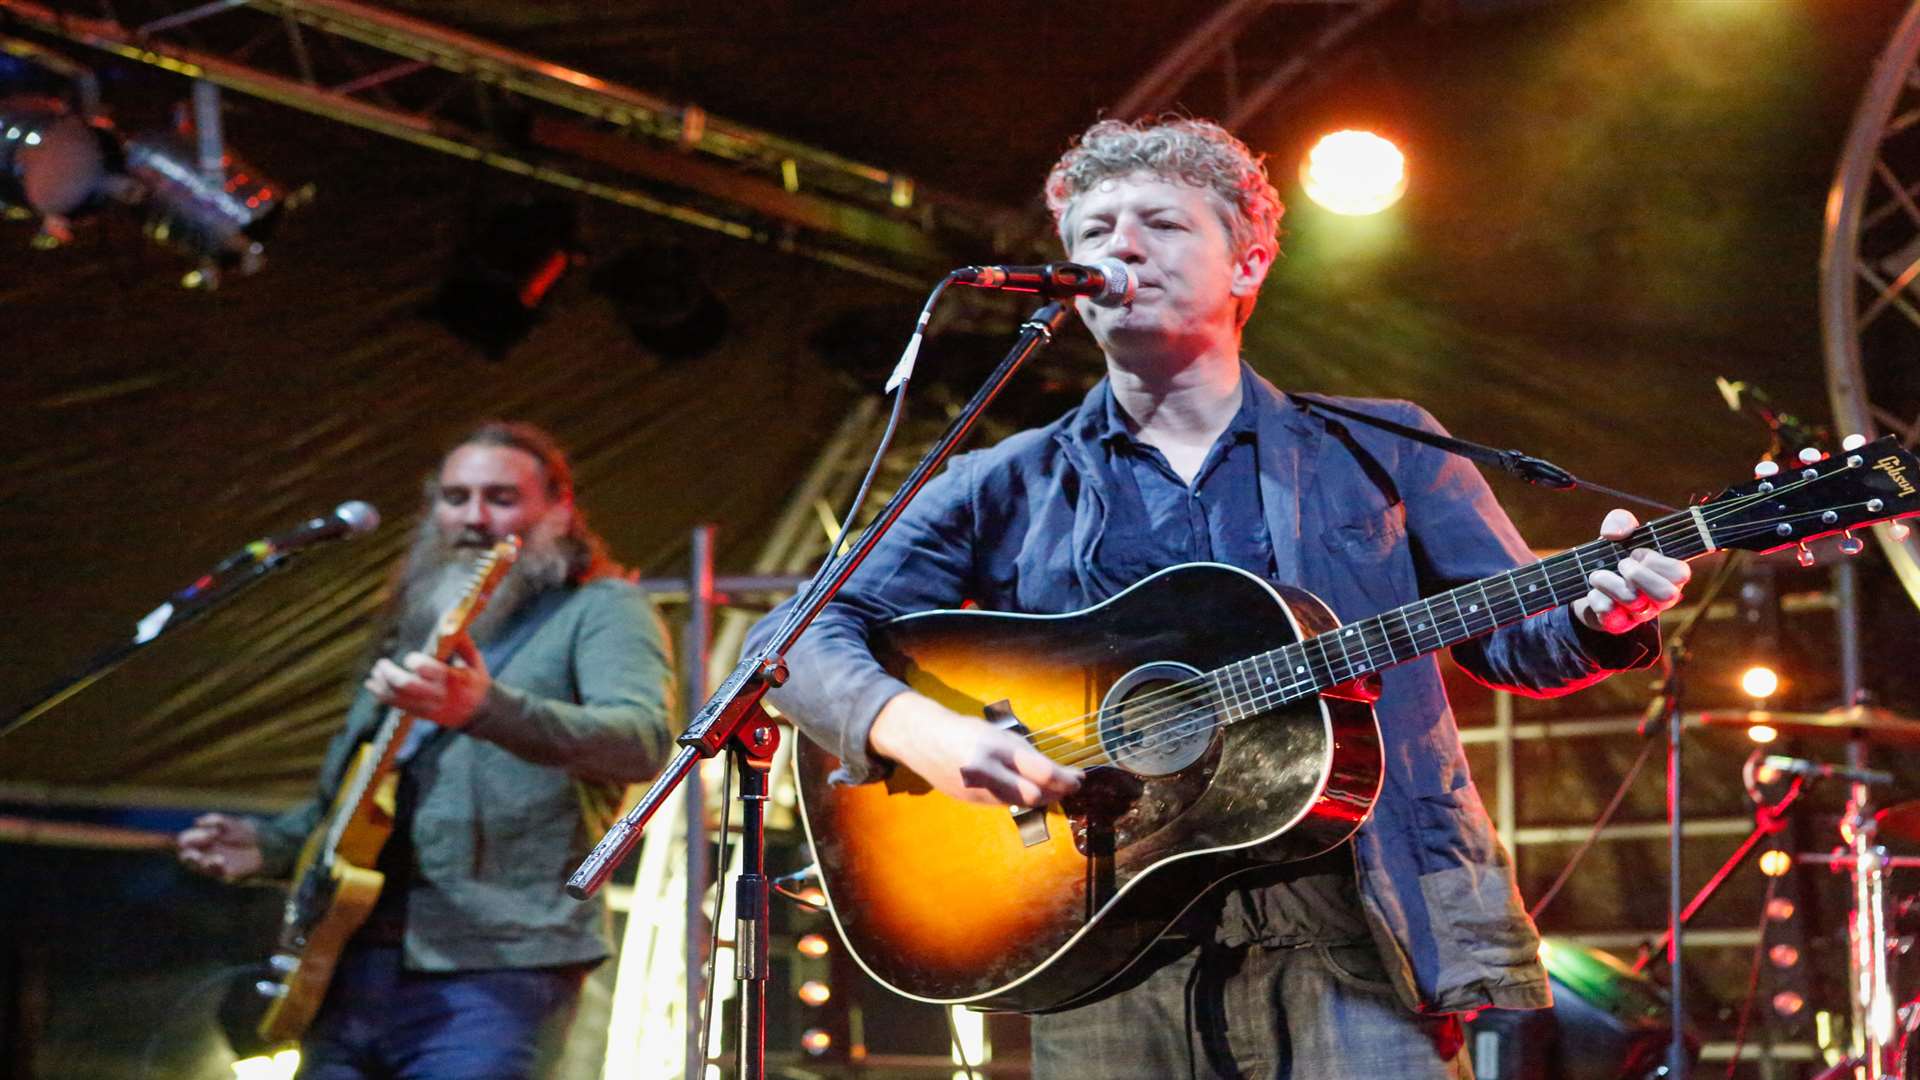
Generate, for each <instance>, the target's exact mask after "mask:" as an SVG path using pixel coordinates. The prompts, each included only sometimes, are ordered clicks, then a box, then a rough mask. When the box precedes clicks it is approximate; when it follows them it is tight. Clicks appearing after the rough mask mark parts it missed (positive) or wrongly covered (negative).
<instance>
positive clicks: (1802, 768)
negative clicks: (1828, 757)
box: [1759, 754, 1893, 784]
mask: <svg viewBox="0 0 1920 1080" xmlns="http://www.w3.org/2000/svg"><path fill="white" fill-rule="evenodd" d="M1769 773H1771V774H1772V775H1771V776H1769V775H1768V774H1769ZM1785 773H1791V774H1793V775H1794V776H1804V777H1808V778H1810V779H1821V780H1845V781H1847V782H1848V783H1850V784H1891V783H1893V774H1892V773H1889V772H1881V771H1880V770H1879V769H1853V768H1848V767H1847V766H1845V765H1829V764H1827V763H1826V762H1824V761H1808V760H1806V759H1805V758H1796V757H1783V756H1781V755H1779V754H1768V755H1767V756H1766V758H1765V759H1764V760H1763V761H1761V762H1760V769H1759V778H1760V782H1761V783H1766V782H1768V781H1771V780H1773V779H1776V778H1778V777H1779V776H1780V775H1782V774H1785Z"/></svg>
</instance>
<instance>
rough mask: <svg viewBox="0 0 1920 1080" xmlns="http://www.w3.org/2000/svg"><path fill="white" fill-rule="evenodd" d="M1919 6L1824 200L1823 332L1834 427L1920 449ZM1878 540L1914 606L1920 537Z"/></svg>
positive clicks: (1883, 58) (1894, 533)
mask: <svg viewBox="0 0 1920 1080" xmlns="http://www.w3.org/2000/svg"><path fill="white" fill-rule="evenodd" d="M1916 56H1920V4H1915V5H1914V6H1913V7H1911V8H1909V9H1908V11H1907V13H1906V16H1905V17H1904V18H1903V19H1901V21H1900V24H1899V26H1898V27H1897V28H1896V29H1895V30H1894V32H1893V35H1892V37H1891V38H1890V40H1889V41H1888V43H1887V47H1886V50H1885V51H1884V52H1883V53H1881V55H1880V59H1879V61H1878V62H1877V63H1876V64H1875V66H1874V70H1873V75H1872V78H1871V79H1870V81H1869V82H1868V84H1867V87H1866V90H1865V92H1864V93H1863V94H1862V96H1861V100H1860V105H1859V108H1858V110H1857V111H1856V112H1855V113H1854V120H1853V128H1852V130H1851V132H1850V133H1849V135H1848V138H1847V144H1846V147H1845V149H1844V150H1843V151H1842V152H1841V157H1840V164H1839V167H1838V169H1837V170H1836V171H1835V175H1834V180H1833V187H1832V188H1831V189H1830V190H1829V192H1828V195H1827V214H1826V233H1825V237H1824V243H1823V247H1822V250H1821V257H1820V279H1821V280H1820V328H1821V335H1822V337H1823V339H1824V343H1825V353H1826V373H1827V395H1828V398H1829V399H1830V400H1831V402H1832V405H1833V417H1834V421H1835V424H1836V426H1837V428H1838V430H1840V431H1842V432H1849V433H1851V432H1859V433H1861V434H1863V435H1873V434H1877V433H1879V432H1881V431H1891V432H1895V433H1897V434H1898V435H1899V436H1900V440H1901V442H1902V443H1903V444H1905V445H1906V446H1907V447H1909V448H1912V447H1913V446H1915V445H1916V444H1920V382H1917V381H1916V377H1917V376H1920V363H1917V362H1916V358H1917V357H1920V307H1917V306H1916V303H1915V298H1916V296H1920V284H1917V279H1920V202H1916V196H1920V137H1916V135H1917V134H1920V131H1917V129H1920V66H1916V64H1915V60H1916ZM1874 534H1875V536H1876V537H1877V538H1878V539H1879V541H1880V546H1881V548H1882V549H1883V550H1884V551H1885V552H1886V554H1887V560H1888V562H1889V563H1891V564H1892V566H1893V569H1894V571H1895V573H1896V574H1897V575H1898V576H1899V578H1900V581H1901V583H1902V584H1903V585H1905V586H1906V590H1907V594H1908V596H1909V597H1911V598H1912V599H1913V601H1914V602H1915V603H1916V604H1920V535H1916V534H1915V533H1913V532H1907V531H1905V530H1901V529H1896V528H1893V527H1890V526H1888V525H1877V526H1875V527H1874Z"/></svg>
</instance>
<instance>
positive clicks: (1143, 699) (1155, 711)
mask: <svg viewBox="0 0 1920 1080" xmlns="http://www.w3.org/2000/svg"><path fill="white" fill-rule="evenodd" d="M1829 475H1832V474H1829ZM1820 479H1825V477H1817V478H1812V479H1807V478H1803V479H1800V480H1797V481H1794V482H1793V483H1790V484H1788V485H1785V486H1783V487H1782V488H1780V489H1777V490H1776V491H1774V492H1771V493H1767V494H1755V495H1750V496H1742V497H1740V498H1737V499H1732V500H1728V501H1727V502H1726V503H1723V504H1720V505H1716V506H1713V507H1711V508H1706V507H1703V508H1701V516H1702V518H1703V519H1704V520H1706V521H1708V522H1709V523H1711V522H1714V521H1719V520H1721V519H1724V518H1726V517H1728V516H1730V515H1732V514H1736V513H1739V512H1741V511H1742V510H1744V509H1746V508H1747V507H1749V506H1750V505H1751V504H1753V503H1754V502H1758V501H1765V500H1768V499H1771V498H1777V497H1779V496H1780V495H1783V494H1786V493H1788V492H1791V491H1793V490H1795V489H1797V488H1800V487H1804V486H1806V485H1808V484H1811V483H1815V482H1817V481H1818V480H1820ZM1864 505H1865V503H1864V502H1862V503H1858V504H1853V505H1852V506H1847V507H1843V508H1844V509H1853V508H1854V507H1855V506H1864ZM1790 516H1793V515H1789V516H1788V517H1790ZM1788 517H1780V518H1771V519H1761V520H1758V521H1754V522H1749V523H1747V524H1746V525H1744V526H1741V527H1740V528H1739V529H1736V530H1730V531H1729V532H1728V533H1726V534H1725V539H1727V540H1729V541H1735V542H1737V541H1738V540H1741V539H1745V538H1747V537H1750V536H1757V535H1760V534H1763V533H1765V532H1767V531H1770V530H1772V529H1773V528H1774V526H1775V525H1776V524H1778V523H1779V522H1782V521H1785V520H1788ZM1644 528H1645V529H1646V531H1647V532H1648V534H1649V536H1650V537H1651V539H1652V540H1653V542H1654V544H1655V545H1656V546H1657V547H1664V546H1665V545H1666V543H1668V542H1669V541H1671V540H1674V539H1678V538H1680V537H1683V536H1686V535H1687V534H1689V533H1691V532H1693V531H1694V519H1693V518H1692V516H1691V515H1690V514H1684V513H1683V514H1678V515H1671V516H1670V517H1669V518H1667V519H1664V521H1655V522H1652V523H1649V524H1648V525H1647V526H1645V527H1644ZM1632 540H1633V538H1632V537H1629V538H1628V540H1626V541H1607V542H1606V543H1608V544H1609V545H1611V546H1612V548H1613V553H1617V554H1620V555H1624V554H1625V553H1626V551H1627V550H1629V549H1628V548H1627V547H1626V546H1625V545H1626V544H1630V543H1632ZM1716 546H1719V547H1725V546H1726V544H1724V543H1723V544H1718V545H1716ZM1584 548H1585V545H1583V546H1582V547H1579V548H1573V549H1570V550H1569V551H1567V552H1562V553H1561V554H1560V555H1555V556H1550V557H1549V558H1548V559H1546V560H1542V562H1543V563H1552V562H1554V561H1556V560H1562V561H1563V565H1561V566H1559V567H1550V568H1549V569H1548V571H1547V577H1546V581H1547V583H1548V584H1549V587H1550V588H1551V589H1552V590H1553V591H1555V592H1557V591H1558V590H1559V589H1560V588H1562V587H1566V586H1571V585H1574V584H1576V583H1577V582H1579V581H1580V580H1583V579H1584V578H1586V577H1587V575H1588V573H1589V571H1587V570H1586V569H1585V568H1584V567H1585V560H1586V557H1587V554H1592V555H1596V556H1601V557H1602V558H1603V560H1604V557H1605V555H1607V554H1609V553H1607V552H1600V551H1595V552H1591V553H1583V551H1584ZM1568 554H1573V555H1574V556H1575V558H1574V559H1573V560H1572V561H1570V562H1566V561H1564V556H1566V555H1568ZM1540 565H1542V564H1541V563H1534V564H1530V566H1528V567H1518V568H1515V570H1514V571H1510V572H1509V573H1510V574H1518V573H1523V572H1525V571H1526V570H1528V569H1531V568H1533V567H1538V566H1540ZM1603 565H1604V561H1603ZM1477 584H1479V585H1480V586H1481V595H1482V597H1483V598H1484V599H1485V600H1486V601H1487V604H1486V608H1487V610H1486V617H1489V618H1491V619H1493V623H1492V625H1491V626H1490V627H1489V628H1488V630H1487V631H1483V632H1491V631H1492V630H1494V629H1498V628H1500V627H1501V626H1503V625H1507V623H1508V620H1509V619H1510V618H1511V617H1512V616H1514V615H1516V614H1518V615H1520V616H1521V617H1522V618H1527V617H1531V616H1530V615H1529V614H1528V613H1527V612H1526V603H1525V600H1524V598H1523V597H1521V596H1520V594H1519V593H1518V590H1517V587H1516V589H1515V594H1514V596H1513V597H1512V598H1511V599H1506V600H1498V601H1496V600H1493V599H1492V598H1491V597H1489V596H1487V593H1486V590H1485V583H1484V582H1481V583H1477ZM1514 584H1515V585H1516V586H1517V582H1514ZM1472 587H1473V586H1472V585H1468V586H1462V587H1461V589H1466V588H1472ZM1461 589H1455V590H1450V591H1449V592H1447V593H1442V594H1439V595H1438V596H1435V597H1430V598H1428V605H1429V614H1432V602H1433V601H1435V600H1440V599H1444V598H1447V597H1452V598H1453V599H1454V604H1455V617H1456V618H1458V619H1459V620H1460V623H1461V626H1462V628H1463V629H1465V628H1466V626H1467V625H1468V620H1467V614H1468V610H1467V609H1462V608H1461V607H1460V606H1459V599H1460V598H1459V595H1458V594H1459V592H1460V591H1461ZM1406 606H1411V605H1406ZM1396 610H1404V609H1396ZM1472 610H1473V612H1474V613H1475V614H1478V613H1479V609H1478V607H1477V606H1476V607H1475V608H1474V609H1472ZM1540 613H1541V612H1534V613H1532V614H1540ZM1387 614H1391V612H1389V613H1387ZM1373 618H1374V619H1379V620H1381V621H1380V622H1379V626H1380V627H1381V629H1382V631H1383V633H1382V634H1381V637H1380V644H1381V647H1384V648H1385V649H1386V650H1387V653H1388V657H1389V660H1388V662H1387V663H1385V664H1376V663H1375V658H1374V655H1373V652H1374V648H1375V646H1374V645H1373V644H1372V643H1371V642H1370V639H1369V637H1368V635H1367V634H1366V633H1365V632H1364V631H1363V632H1362V633H1361V635H1360V643H1361V646H1362V657H1361V660H1360V661H1359V662H1356V661H1355V659H1354V656H1353V654H1352V653H1351V652H1350V651H1349V650H1348V649H1347V647H1346V643H1345V642H1343V641H1339V640H1338V639H1339V638H1341V637H1343V636H1344V635H1342V634H1340V633H1338V632H1337V631H1329V632H1327V633H1324V634H1316V635H1313V636H1310V637H1306V638H1302V639H1300V640H1299V641H1297V642H1293V643H1291V644H1289V645H1288V646H1285V647H1283V648H1282V649H1276V650H1272V651H1270V652H1267V653H1262V654H1258V655H1256V656H1254V657H1249V658H1247V659H1245V660H1241V661H1237V662H1235V663H1233V664H1228V665H1224V666H1223V667H1222V668H1219V669H1216V670H1215V671H1214V672H1209V673H1206V674H1204V675H1201V676H1198V677H1196V678H1192V679H1186V680H1180V681H1178V682H1174V683H1171V684H1169V685H1168V686H1166V687H1163V688H1160V689H1158V690H1154V691H1152V692H1149V693H1148V694H1144V695H1141V696H1140V697H1137V698H1134V699H1132V700H1130V701H1127V702H1125V703H1124V705H1123V706H1122V707H1124V709H1125V710H1126V712H1127V713H1128V714H1129V719H1130V720H1134V721H1135V723H1134V724H1130V728H1131V730H1129V731H1128V732H1126V733H1125V735H1124V736H1123V738H1125V739H1126V743H1125V745H1124V749H1127V750H1130V751H1133V752H1151V751H1153V750H1156V749H1159V748H1161V747H1164V746H1166V745H1168V744H1170V743H1173V742H1177V741H1179V740H1180V739H1182V738H1185V737H1187V736H1189V735H1191V734H1195V733H1197V732H1198V731H1200V730H1203V729H1204V728H1206V727H1208V726H1210V725H1211V723H1212V721H1213V719H1214V715H1215V712H1216V708H1215V703H1216V702H1217V703H1218V704H1219V705H1224V706H1233V705H1241V706H1244V707H1245V708H1246V709H1247V712H1248V713H1252V712H1257V711H1261V710H1263V709H1267V708H1271V707H1273V706H1274V705H1278V704H1283V703H1285V702H1286V701H1288V700H1294V699H1299V698H1303V697H1305V696H1307V694H1309V693H1312V692H1315V691H1317V690H1318V687H1317V686H1316V685H1315V683H1314V679H1313V677H1312V675H1311V674H1307V675H1306V676H1305V677H1303V678H1292V679H1289V680H1288V681H1287V682H1285V683H1283V684H1275V683H1274V682H1273V680H1272V678H1271V676H1269V677H1268V678H1266V679H1264V680H1260V683H1259V685H1254V684H1252V683H1249V687H1248V689H1247V690H1246V691H1234V692H1229V689H1228V686H1227V683H1226V680H1225V678H1224V677H1223V674H1222V673H1225V672H1228V671H1229V670H1230V669H1233V668H1235V667H1238V666H1240V665H1244V664H1250V663H1253V662H1255V661H1259V660H1262V659H1266V660H1267V662H1268V663H1269V665H1271V663H1272V660H1271V657H1272V656H1273V654H1274V653H1277V652H1283V651H1285V650H1286V649H1291V648H1294V647H1296V646H1297V647H1299V649H1300V650H1301V653H1302V658H1304V659H1308V660H1311V659H1312V658H1311V657H1309V656H1305V652H1306V649H1307V646H1308V643H1309V642H1312V643H1316V645H1317V647H1318V649H1319V652H1320V661H1321V665H1322V667H1323V668H1324V669H1325V670H1326V671H1327V672H1328V673H1329V674H1332V673H1334V672H1335V671H1336V670H1337V667H1336V664H1335V663H1334V653H1333V651H1332V650H1331V649H1330V648H1329V647H1328V645H1327V642H1326V639H1327V638H1334V639H1335V640H1336V643H1337V644H1338V645H1339V646H1340V652H1339V655H1340V659H1341V661H1342V663H1343V664H1344V666H1345V667H1346V669H1347V672H1348V677H1347V679H1345V680H1341V681H1351V680H1352V679H1353V678H1357V677H1360V676H1361V675H1363V674H1370V673H1372V672H1373V671H1377V670H1381V669H1384V668H1386V667H1390V666H1393V665H1394V664H1397V663H1401V662H1402V661H1401V660H1399V659H1398V658H1397V656H1396V655H1395V654H1396V652H1397V650H1398V648H1399V646H1401V645H1410V646H1412V647H1413V649H1414V656H1418V655H1420V654H1421V653H1422V652H1423V650H1421V649H1420V648H1419V644H1418V640H1417V638H1416V637H1415V636H1414V634H1413V632H1412V628H1411V627H1409V626H1407V623H1406V618H1405V616H1404V615H1403V617H1402V620H1401V622H1402V628H1403V632H1401V633H1398V634H1396V632H1395V631H1394V630H1393V629H1392V628H1391V626H1390V625H1389V624H1388V622H1387V621H1385V620H1384V618H1383V617H1382V616H1375V617H1373ZM1368 621H1371V620H1368ZM1444 621H1445V620H1444V619H1437V620H1435V622H1436V623H1439V622H1444ZM1516 621H1517V620H1516ZM1356 625H1360V624H1356ZM1421 625H1422V626H1423V627H1424V626H1425V625H1427V624H1426V623H1422V624H1421ZM1348 629H1351V628H1348ZM1412 658H1413V657H1409V659H1412ZM1363 667H1364V668H1365V670H1364V671H1363V670H1362V669H1363ZM1336 685H1337V683H1336ZM1115 711H1117V710H1116V709H1110V708H1106V707H1103V708H1101V709H1097V710H1095V711H1094V712H1092V713H1087V714H1083V715H1081V716H1078V717H1072V718H1068V719H1066V720H1062V721H1060V722H1058V723H1054V724H1050V725H1047V726H1045V727H1042V728H1039V729H1036V730H1034V731H1032V732H1030V733H1029V737H1030V738H1032V739H1034V740H1035V745H1036V748H1037V749H1040V750H1041V752H1042V753H1046V754H1047V755H1048V756H1049V757H1050V758H1053V760H1055V761H1058V762H1059V763H1060V764H1063V765H1068V766H1070V767H1089V768H1105V767H1112V764H1113V763H1112V762H1111V760H1110V758H1111V755H1110V754H1109V753H1108V751H1107V748H1106V747H1105V746H1104V745H1103V744H1102V742H1101V741H1100V739H1099V735H1098V726H1096V727H1095V730H1094V732H1093V742H1092V743H1091V744H1090V745H1089V744H1084V741H1083V739H1082V738H1074V737H1072V736H1069V735H1067V734H1065V733H1066V732H1068V731H1069V730H1072V729H1079V730H1081V731H1084V730H1085V728H1086V722H1087V721H1089V720H1097V721H1104V720H1105V719H1106V718H1107V716H1108V715H1109V714H1110V713H1112V712H1115ZM1134 714H1139V715H1138V716H1137V717H1136V716H1135V715H1134ZM1169 716H1171V719H1167V717H1169ZM1229 722H1231V718H1229ZM1168 729H1172V730H1168ZM1149 736H1157V738H1155V739H1153V740H1151V741H1150V740H1149ZM1041 739H1046V740H1048V741H1049V742H1053V743H1063V744H1065V745H1064V746H1060V747H1058V748H1056V749H1054V750H1053V751H1052V752H1049V748H1048V747H1047V746H1044V745H1041V742H1040V740H1041ZM1081 746H1084V748H1077V747H1081ZM1103 758H1104V759H1109V760H1106V761H1102V760H1101V759H1103Z"/></svg>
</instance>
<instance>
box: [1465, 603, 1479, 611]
mask: <svg viewBox="0 0 1920 1080" xmlns="http://www.w3.org/2000/svg"><path fill="white" fill-rule="evenodd" d="M1467 610H1468V611H1479V610H1480V605H1479V604H1468V605H1467Z"/></svg>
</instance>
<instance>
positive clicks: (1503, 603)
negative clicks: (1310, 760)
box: [1206, 507, 1715, 722]
mask: <svg viewBox="0 0 1920 1080" xmlns="http://www.w3.org/2000/svg"><path fill="white" fill-rule="evenodd" d="M1639 547H1646V548H1652V549H1653V550H1655V551H1658V552H1660V553H1661V554H1663V555H1669V556H1672V557H1673V558H1676V559H1695V558H1698V557H1700V556H1702V555H1705V554H1707V553H1708V552H1711V551H1713V550H1714V549H1715V545H1714V543H1713V539H1712V536H1711V534H1710V533H1709V531H1708V529H1707V527H1706V524H1705V522H1704V520H1703V519H1702V518H1701V516H1700V512H1699V509H1698V508H1697V507H1695V508H1691V509H1688V510H1682V511H1679V512H1677V513H1673V514H1669V515H1667V516H1665V517H1662V518H1659V519H1657V520H1655V521H1651V522H1648V523H1647V524H1645V525H1642V526H1641V527H1640V528H1639V529H1637V530H1635V531H1634V533H1633V534H1632V535H1631V536H1629V537H1628V538H1627V539H1625V540H1619V541H1615V540H1594V541H1591V542H1589V543H1586V544H1582V545H1580V546H1579V547H1576V548H1572V549H1570V550H1567V551H1563V552H1561V553H1560V554H1558V555H1553V556H1549V557H1548V558H1545V559H1541V560H1540V561H1538V562H1535V563H1531V564H1529V565H1527V566H1522V567H1517V568H1515V569H1513V570H1509V571H1507V572H1506V573H1503V574H1495V575H1494V576H1492V577H1489V578H1484V579H1482V580H1480V581H1476V582H1473V583H1472V584H1468V585H1462V586H1460V587H1459V588H1456V589H1450V590H1448V591H1447V592H1443V593H1439V594H1437V595H1434V596H1430V597H1426V598H1425V599H1422V600H1416V601H1414V602H1413V603H1411V604H1407V605H1405V606H1403V607H1398V608H1395V609H1393V610H1392V611H1389V612H1386V613H1385V614H1382V615H1376V616H1373V617H1372V618H1368V619H1362V620H1359V621H1358V622H1353V623H1348V624H1346V625H1344V626H1340V627H1338V628H1336V629H1334V630H1330V631H1328V632H1326V633H1323V634H1317V635H1315V636H1313V637H1310V638H1306V639H1304V640H1302V641H1298V642H1295V643H1294V644H1291V645H1287V646H1284V647H1282V648H1279V649H1274V650H1272V651H1269V652H1264V653H1260V654H1259V655H1256V656H1252V657H1249V658H1247V659H1245V660H1241V661H1238V662H1236V663H1232V664H1228V665H1226V666H1225V667H1221V668H1216V669H1215V670H1213V671H1211V672H1209V673H1208V674H1207V676H1206V678H1207V679H1208V680H1209V681H1211V682H1212V683H1213V684H1214V686H1213V689H1214V691H1215V693H1216V694H1217V695H1218V698H1219V701H1220V702H1221V704H1222V707H1223V710H1224V712H1225V714H1226V718H1227V719H1228V720H1229V722H1231V721H1234V720H1240V719H1243V718H1245V717H1247V716H1252V715H1254V714H1257V713H1261V712H1265V711H1267V710H1270V709H1273V708H1276V707H1278V706H1281V705H1285V704H1288V703H1290V702H1294V701H1299V700H1302V699H1304V698H1308V697H1311V696H1313V695H1315V694H1319V693H1323V692H1325V691H1328V690H1332V689H1334V688H1336V687H1341V686H1346V685H1349V684H1352V683H1354V682H1357V681H1358V680H1360V679H1363V678H1365V677H1367V676H1369V675H1372V674H1375V673H1376V672H1379V671H1383V670H1385V669H1387V668H1390V667H1393V666H1395V665H1397V664H1404V663H1406V662H1407V661H1409V660H1414V659H1418V658H1419V657H1422V656H1425V655H1427V654H1428V653H1433V652H1438V651H1440V650H1441V649H1445V648H1450V647H1452V646H1454V645H1458V644H1460V643H1461V642H1463V641H1468V640H1471V639H1473V638H1476V637H1480V636H1482V635H1485V634H1489V633H1492V632H1493V631H1495V630H1498V629H1500V628H1501V627H1503V626H1511V625H1512V624H1514V623H1517V622H1521V621H1522V620H1525V619H1528V618H1531V617H1533V616H1535V615H1538V614H1540V613H1541V612H1544V611H1550V610H1552V609H1554V608H1556V607H1559V606H1560V605H1562V604H1567V603H1571V602H1572V601H1574V600H1575V599H1577V598H1579V597H1581V596H1584V595H1586V593H1587V590H1588V588H1589V586H1588V584H1587V575H1588V574H1590V573H1592V572H1593V571H1595V570H1600V569H1611V568H1612V567H1614V566H1616V565H1618V564H1619V562H1620V560H1621V559H1624V558H1626V556H1627V553H1628V552H1629V551H1631V550H1633V549H1634V548H1639Z"/></svg>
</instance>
